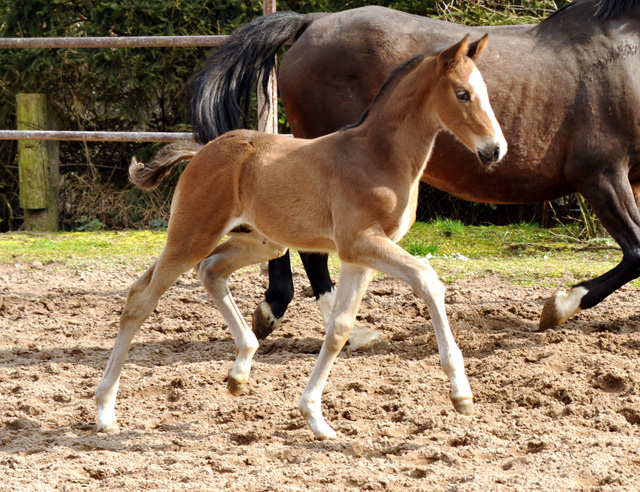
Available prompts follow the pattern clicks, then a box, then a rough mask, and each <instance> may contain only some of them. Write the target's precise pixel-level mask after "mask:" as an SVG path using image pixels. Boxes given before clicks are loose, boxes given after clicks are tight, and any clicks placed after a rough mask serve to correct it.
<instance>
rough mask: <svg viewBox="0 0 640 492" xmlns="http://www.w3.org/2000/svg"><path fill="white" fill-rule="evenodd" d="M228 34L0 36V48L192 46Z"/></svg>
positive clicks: (212, 43)
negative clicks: (75, 36)
mask: <svg viewBox="0 0 640 492" xmlns="http://www.w3.org/2000/svg"><path fill="white" fill-rule="evenodd" d="M227 37H228V36H223V35H219V36H213V35H212V36H110V37H87V38H0V49H28V48H45V49H53V48H176V47H183V48H193V47H199V46H220V45H221V44H222V43H223V42H224V41H225V39H227Z"/></svg>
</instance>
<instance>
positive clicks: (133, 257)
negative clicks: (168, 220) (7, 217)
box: [0, 231, 166, 268]
mask: <svg viewBox="0 0 640 492" xmlns="http://www.w3.org/2000/svg"><path fill="white" fill-rule="evenodd" d="M165 239H166V233H164V232H158V231H123V232H105V231H96V232H69V233H56V234H44V233H43V234H29V233H5V234H0V262H2V263H32V262H35V261H39V262H40V263H44V264H48V263H57V264H60V265H61V266H68V267H71V268H77V267H83V266H88V265H91V266H95V267H98V268H99V267H104V268H110V267H112V266H114V265H122V266H129V265H137V264H140V263H145V262H146V263H150V262H151V261H153V260H154V259H155V258H156V257H157V256H158V255H159V254H160V250H161V249H162V246H163V245H164V242H165Z"/></svg>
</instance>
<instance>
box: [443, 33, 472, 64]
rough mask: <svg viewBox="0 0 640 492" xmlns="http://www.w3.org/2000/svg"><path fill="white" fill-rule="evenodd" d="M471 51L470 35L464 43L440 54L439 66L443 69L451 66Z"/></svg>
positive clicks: (446, 49) (464, 39)
mask: <svg viewBox="0 0 640 492" xmlns="http://www.w3.org/2000/svg"><path fill="white" fill-rule="evenodd" d="M468 50H469V35H468V34H467V35H466V36H465V37H464V38H463V39H462V41H460V42H459V43H457V44H454V45H453V46H451V47H450V48H445V49H444V50H442V51H441V52H440V53H438V65H440V66H441V67H446V66H449V65H450V64H451V63H452V62H453V61H455V60H457V59H458V58H460V57H462V56H465V55H466V54H467V51H468Z"/></svg>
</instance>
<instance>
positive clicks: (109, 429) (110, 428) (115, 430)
mask: <svg viewBox="0 0 640 492" xmlns="http://www.w3.org/2000/svg"><path fill="white" fill-rule="evenodd" d="M96 432H100V433H102V434H119V433H120V426H119V425H118V423H117V422H113V423H111V424H104V425H99V424H98V427H96Z"/></svg>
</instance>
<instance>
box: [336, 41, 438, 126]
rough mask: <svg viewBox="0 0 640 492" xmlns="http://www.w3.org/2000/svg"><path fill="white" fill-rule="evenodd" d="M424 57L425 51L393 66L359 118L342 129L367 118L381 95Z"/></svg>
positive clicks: (425, 55)
mask: <svg viewBox="0 0 640 492" xmlns="http://www.w3.org/2000/svg"><path fill="white" fill-rule="evenodd" d="M426 57H427V54H426V53H423V54H421V55H416V56H414V57H413V58H410V59H409V60H407V61H406V62H404V63H402V64H401V65H398V66H397V67H396V68H394V69H393V71H392V72H391V74H390V75H389V77H387V80H385V81H384V83H383V84H382V86H380V89H379V90H378V93H377V94H376V96H375V97H374V98H373V101H371V104H369V106H368V107H367V109H365V110H364V112H363V113H362V114H361V115H360V119H359V120H358V121H356V122H355V123H351V124H349V125H347V126H345V127H344V128H342V130H349V129H350V128H356V127H358V126H360V125H362V123H363V122H364V120H366V119H367V116H369V113H370V112H371V109H372V108H373V107H374V106H375V105H376V104H377V103H378V101H379V100H380V99H381V98H382V96H383V95H384V94H386V93H387V92H388V91H389V89H390V88H391V87H392V86H394V85H395V84H396V83H397V81H398V80H400V79H402V78H403V77H404V76H405V75H407V74H408V73H409V72H411V71H412V70H413V69H414V68H416V66H417V65H418V64H419V63H420V62H421V61H422V60H424V59H425V58H426ZM342 130H341V131H342Z"/></svg>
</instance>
